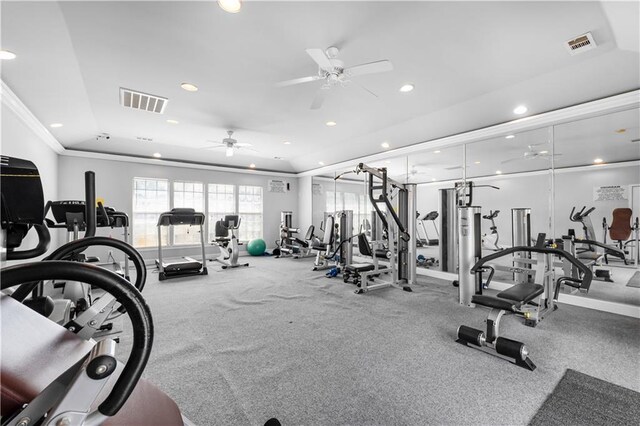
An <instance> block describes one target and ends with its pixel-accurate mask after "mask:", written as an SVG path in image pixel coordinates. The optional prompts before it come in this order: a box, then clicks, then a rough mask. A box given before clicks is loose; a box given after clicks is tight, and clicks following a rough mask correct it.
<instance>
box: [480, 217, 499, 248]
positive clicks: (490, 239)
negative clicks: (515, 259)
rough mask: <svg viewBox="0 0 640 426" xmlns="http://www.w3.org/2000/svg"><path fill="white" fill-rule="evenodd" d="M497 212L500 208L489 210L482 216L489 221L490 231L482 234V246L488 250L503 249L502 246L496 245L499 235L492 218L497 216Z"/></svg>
mask: <svg viewBox="0 0 640 426" xmlns="http://www.w3.org/2000/svg"><path fill="white" fill-rule="evenodd" d="M498 213H500V210H489V214H488V215H484V216H482V218H483V219H486V220H490V221H491V227H490V228H489V230H491V232H490V233H489V234H484V235H483V236H482V247H484V248H486V249H488V250H493V251H500V250H502V249H503V247H500V246H499V245H498V239H499V238H500V237H499V235H498V227H497V226H496V222H495V220H494V219H495V218H496V217H498Z"/></svg>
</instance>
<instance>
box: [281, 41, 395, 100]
mask: <svg viewBox="0 0 640 426" xmlns="http://www.w3.org/2000/svg"><path fill="white" fill-rule="evenodd" d="M306 52H307V54H308V55H309V56H311V59H313V60H314V61H315V63H316V64H318V74H317V75H311V76H308V77H301V78H295V79H293V80H287V81H281V82H280V83H277V84H276V86H277V87H286V86H293V85H295V84H302V83H309V82H312V81H317V80H322V81H323V84H322V86H321V87H320V89H318V91H317V92H316V96H315V98H314V99H313V102H312V103H311V109H318V108H320V107H321V106H322V104H323V102H324V97H325V94H326V93H327V92H328V91H329V90H330V89H331V88H333V87H335V86H338V85H340V86H343V87H344V86H346V85H347V84H349V83H351V82H352V81H351V77H357V76H359V75H364V74H374V73H379V72H386V71H391V70H393V64H391V62H389V61H388V60H382V61H376V62H370V63H367V64H361V65H356V66H353V67H349V68H345V67H344V62H342V61H341V60H340V59H337V58H336V57H337V56H338V53H340V50H339V49H338V48H337V47H329V48H328V49H327V50H322V49H307V50H306ZM356 85H357V86H359V87H360V88H362V89H363V90H364V91H366V92H368V93H369V94H371V95H373V96H374V97H376V98H377V97H378V95H376V94H375V93H373V92H372V91H371V90H369V89H367V88H366V87H364V86H362V85H361V84H358V83H356Z"/></svg>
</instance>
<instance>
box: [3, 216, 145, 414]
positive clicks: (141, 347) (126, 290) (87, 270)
mask: <svg viewBox="0 0 640 426" xmlns="http://www.w3.org/2000/svg"><path fill="white" fill-rule="evenodd" d="M94 210H95V209H94ZM44 280H67V281H80V282H84V283H87V284H91V285H95V286H96V287H99V288H100V289H102V290H104V291H106V292H107V293H109V294H111V295H112V296H114V297H115V298H116V300H117V301H118V302H119V303H120V304H122V305H123V306H124V307H125V308H126V309H127V312H128V313H129V318H130V319H131V324H132V326H133V344H132V349H131V353H130V354H129V358H128V361H127V363H126V365H125V366H124V369H123V370H122V374H121V375H120V377H118V380H117V381H116V383H115V385H114V386H113V389H112V390H111V392H110V393H109V395H108V396H107V397H106V398H105V400H104V401H103V402H102V404H100V406H99V407H98V411H99V412H100V413H102V414H104V415H105V416H109V417H111V416H114V415H115V414H116V413H117V412H118V411H119V410H120V409H121V408H122V406H123V405H124V404H125V402H126V401H127V399H128V398H129V396H130V395H131V393H132V392H133V390H134V388H135V386H136V384H137V383H138V380H139V379H140V376H141V375H142V372H143V371H144V368H145V366H146V365H147V361H148V360H149V355H150V354H151V347H152V345H153V320H152V318H151V311H150V310H149V306H148V305H147V303H146V302H145V300H144V298H143V297H142V295H141V294H140V292H139V291H138V290H137V289H136V288H134V287H133V286H132V285H131V284H130V283H129V282H128V281H127V280H125V279H124V278H122V277H120V276H118V275H117V274H115V273H113V272H111V271H108V270H106V269H102V268H100V267H99V266H95V265H91V264H87V263H78V262H68V261H58V260H56V261H43V262H31V263H23V264H20V265H16V266H10V267H8V268H5V269H3V270H2V284H1V289H2V290H4V289H6V288H9V287H13V286H16V285H18V284H21V283H24V282H30V281H44Z"/></svg>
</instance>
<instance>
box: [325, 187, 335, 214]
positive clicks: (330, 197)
mask: <svg viewBox="0 0 640 426" xmlns="http://www.w3.org/2000/svg"><path fill="white" fill-rule="evenodd" d="M326 200H327V202H326V206H325V210H324V211H325V212H327V213H329V214H330V215H332V216H333V214H334V213H335V212H336V193H335V192H333V191H327V198H326Z"/></svg>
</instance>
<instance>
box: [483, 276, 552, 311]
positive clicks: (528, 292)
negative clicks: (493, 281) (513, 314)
mask: <svg viewBox="0 0 640 426" xmlns="http://www.w3.org/2000/svg"><path fill="white" fill-rule="evenodd" d="M543 292H544V287H543V286H542V285H540V284H530V283H523V284H516V285H514V286H512V287H511V288H509V289H507V290H505V291H501V292H500V293H498V294H497V297H494V296H485V295H481V294H477V295H474V296H473V297H472V298H471V303H475V304H476V305H482V306H488V307H489V308H496V309H502V310H504V311H514V310H516V309H517V308H519V307H520V305H523V304H525V303H528V302H530V301H531V300H533V299H535V298H536V297H538V296H540V295H541V294H542V293H543Z"/></svg>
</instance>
